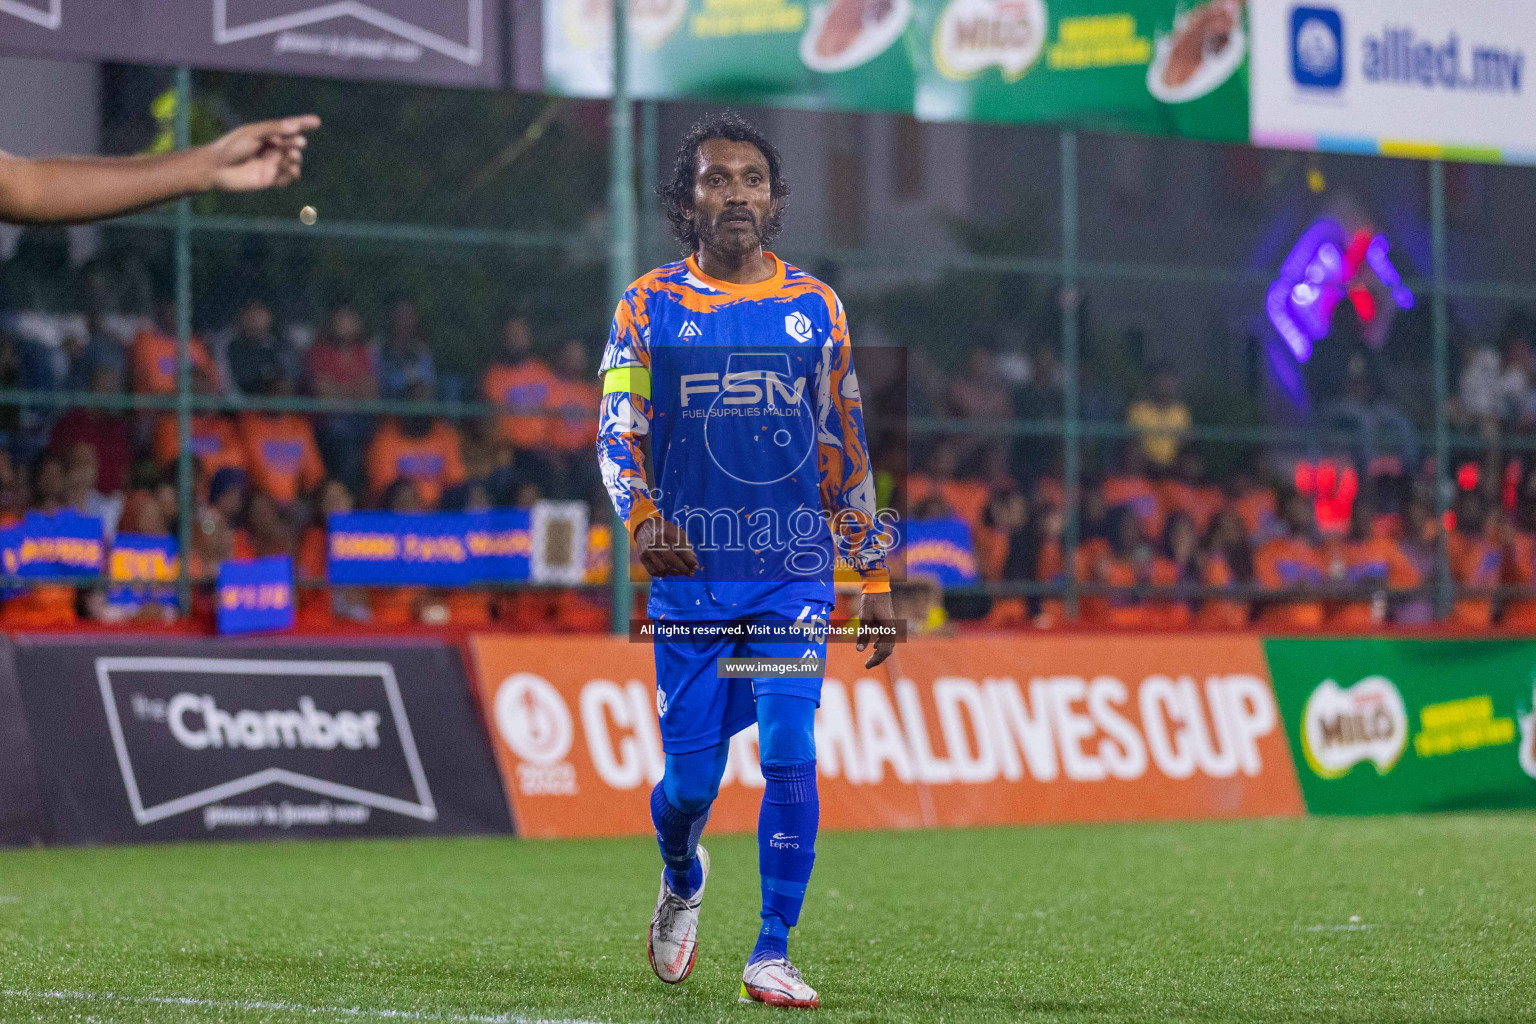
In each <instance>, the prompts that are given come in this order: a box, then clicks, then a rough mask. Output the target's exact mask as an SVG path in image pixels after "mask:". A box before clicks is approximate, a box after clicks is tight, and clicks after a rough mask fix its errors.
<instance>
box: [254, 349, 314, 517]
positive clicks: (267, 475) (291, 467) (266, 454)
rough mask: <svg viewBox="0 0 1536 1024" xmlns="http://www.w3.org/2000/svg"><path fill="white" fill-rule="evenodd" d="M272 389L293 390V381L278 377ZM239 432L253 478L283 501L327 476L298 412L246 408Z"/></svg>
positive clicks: (281, 392) (284, 393)
mask: <svg viewBox="0 0 1536 1024" xmlns="http://www.w3.org/2000/svg"><path fill="white" fill-rule="evenodd" d="M271 388H272V392H273V393H274V394H275V395H277V396H279V397H283V396H287V395H291V394H293V381H292V380H291V379H290V378H287V377H279V378H278V379H277V380H276V381H275V382H274V383H273V385H271ZM240 436H241V438H242V439H243V440H244V442H245V460H246V467H247V471H248V472H249V473H250V475H251V482H252V484H254V485H255V486H256V487H259V488H261V489H262V490H264V491H266V492H267V493H268V494H270V495H271V496H272V497H273V498H275V499H276V500H277V502H278V503H279V504H281V505H291V504H292V503H293V502H294V501H295V500H296V499H297V498H298V497H299V494H300V492H301V491H308V490H311V489H312V488H315V487H318V486H319V485H320V481H322V480H324V479H325V465H324V463H322V462H321V461H320V449H319V447H318V446H317V445H316V444H315V434H314V431H313V430H311V429H310V426H309V420H307V419H305V418H304V417H303V416H300V415H298V414H296V413H268V412H245V413H241V414H240Z"/></svg>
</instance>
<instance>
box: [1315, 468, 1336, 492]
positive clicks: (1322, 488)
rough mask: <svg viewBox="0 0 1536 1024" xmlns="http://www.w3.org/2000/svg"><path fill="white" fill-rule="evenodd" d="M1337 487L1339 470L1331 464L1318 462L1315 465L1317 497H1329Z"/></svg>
mask: <svg viewBox="0 0 1536 1024" xmlns="http://www.w3.org/2000/svg"><path fill="white" fill-rule="evenodd" d="M1338 486H1339V470H1338V467H1337V466H1335V465H1334V464H1333V463H1331V462H1319V463H1318V464H1317V494H1318V497H1320V498H1321V497H1331V496H1332V495H1333V494H1335V493H1336V491H1337V488H1338Z"/></svg>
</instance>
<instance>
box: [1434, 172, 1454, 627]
mask: <svg viewBox="0 0 1536 1024" xmlns="http://www.w3.org/2000/svg"><path fill="white" fill-rule="evenodd" d="M1429 222H1430V244H1431V249H1432V255H1431V259H1432V262H1433V264H1434V268H1433V271H1432V277H1433V308H1434V326H1433V338H1434V360H1435V370H1434V373H1435V519H1436V520H1437V521H1438V522H1439V523H1440V531H1439V538H1440V539H1439V541H1438V543H1436V545H1435V617H1436V618H1437V619H1444V618H1445V617H1446V616H1448V615H1449V614H1450V613H1451V601H1452V596H1453V595H1452V590H1453V588H1454V585H1455V581H1454V580H1452V578H1451V564H1450V563H1451V560H1450V547H1449V541H1450V538H1449V537H1447V536H1446V533H1445V513H1446V512H1447V510H1448V509H1449V507H1450V491H1451V466H1450V461H1451V444H1450V426H1449V423H1448V422H1447V420H1446V402H1447V401H1448V396H1449V393H1450V334H1451V323H1450V309H1449V308H1448V306H1447V296H1446V279H1447V277H1448V275H1447V272H1446V253H1445V164H1443V163H1441V162H1440V161H1439V160H1431V161H1430V163H1429Z"/></svg>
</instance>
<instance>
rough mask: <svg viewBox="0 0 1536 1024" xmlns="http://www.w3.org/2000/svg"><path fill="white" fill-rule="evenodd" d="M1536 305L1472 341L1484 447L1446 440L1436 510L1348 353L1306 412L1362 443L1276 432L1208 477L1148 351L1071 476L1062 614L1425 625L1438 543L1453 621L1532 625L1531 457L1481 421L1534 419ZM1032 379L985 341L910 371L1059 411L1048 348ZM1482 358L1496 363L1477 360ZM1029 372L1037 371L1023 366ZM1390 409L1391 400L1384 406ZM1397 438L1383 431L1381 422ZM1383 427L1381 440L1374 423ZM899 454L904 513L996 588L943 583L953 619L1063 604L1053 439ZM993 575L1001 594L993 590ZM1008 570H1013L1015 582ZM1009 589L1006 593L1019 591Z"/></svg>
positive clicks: (1463, 402) (960, 406) (1094, 622)
mask: <svg viewBox="0 0 1536 1024" xmlns="http://www.w3.org/2000/svg"><path fill="white" fill-rule="evenodd" d="M1533 336H1536V321H1533V320H1532V319H1530V318H1528V317H1526V316H1524V315H1522V314H1516V315H1515V316H1513V317H1511V319H1510V325H1509V327H1508V328H1507V330H1506V332H1505V336H1504V339H1503V342H1502V345H1501V346H1500V348H1499V350H1498V351H1497V352H1495V351H1494V350H1491V349H1477V350H1474V351H1472V352H1471V353H1469V355H1468V357H1467V369H1466V372H1465V373H1464V374H1463V376H1462V378H1461V382H1460V389H1459V392H1458V402H1457V403H1456V405H1455V406H1454V407H1453V410H1452V415H1453V418H1454V419H1455V421H1456V424H1457V425H1459V426H1463V427H1466V428H1469V429H1471V428H1475V429H1476V430H1478V431H1479V432H1480V433H1481V434H1482V436H1483V437H1484V438H1485V439H1492V440H1494V441H1495V443H1494V444H1493V445H1492V446H1491V447H1487V448H1486V449H1483V448H1479V449H1476V450H1474V449H1470V448H1469V449H1468V450H1466V451H1464V452H1458V451H1456V450H1454V449H1453V463H1452V470H1453V474H1452V475H1453V481H1454V486H1455V494H1454V497H1452V498H1451V499H1450V500H1449V509H1448V511H1447V513H1446V514H1445V515H1444V516H1443V517H1441V516H1437V514H1436V503H1435V500H1434V481H1435V472H1434V465H1433V460H1432V459H1430V458H1421V457H1420V453H1419V447H1418V445H1417V439H1416V434H1415V431H1414V427H1413V425H1412V424H1411V423H1409V422H1408V421H1407V417H1406V416H1405V415H1403V414H1401V412H1400V410H1396V409H1395V408H1391V407H1390V406H1389V404H1388V403H1386V402H1384V401H1381V400H1375V401H1372V400H1370V399H1369V398H1368V396H1370V395H1371V394H1372V392H1373V391H1374V390H1375V389H1373V388H1372V387H1371V382H1370V381H1368V380H1367V379H1366V375H1365V373H1364V371H1363V362H1362V361H1360V360H1350V362H1349V364H1348V370H1347V373H1346V378H1345V380H1344V381H1343V386H1342V396H1341V397H1340V398H1339V399H1338V400H1336V401H1333V402H1331V403H1329V404H1328V405H1326V406H1324V407H1323V410H1322V414H1321V416H1320V419H1322V420H1324V421H1326V422H1327V423H1328V425H1331V426H1336V427H1339V426H1345V425H1347V424H1348V423H1349V421H1348V420H1347V418H1344V417H1341V416H1340V414H1339V410H1341V409H1349V408H1352V406H1351V403H1352V402H1353V403H1354V406H1353V407H1355V408H1356V409H1357V411H1362V412H1369V411H1370V410H1372V409H1373V408H1374V410H1375V411H1374V414H1373V418H1372V419H1370V420H1368V421H1364V422H1362V421H1360V420H1356V421H1354V423H1353V426H1354V427H1355V428H1356V431H1355V435H1351V436H1356V435H1358V436H1360V437H1362V438H1364V439H1365V440H1363V441H1362V442H1361V443H1354V442H1353V441H1349V440H1346V441H1342V442H1340V443H1339V444H1336V445H1333V446H1332V447H1329V446H1328V445H1327V444H1324V445H1323V446H1322V448H1321V453H1319V452H1318V451H1317V450H1313V451H1312V452H1310V453H1304V454H1301V455H1298V454H1297V453H1296V452H1294V451H1292V452H1287V451H1286V450H1285V449H1283V448H1280V447H1278V446H1277V447H1275V448H1272V449H1270V450H1268V451H1267V452H1266V456H1265V457H1264V458H1262V459H1260V460H1259V461H1257V462H1256V463H1254V464H1251V465H1240V466H1238V467H1237V468H1236V469H1235V470H1234V471H1232V472H1230V473H1228V474H1226V475H1225V477H1224V478H1223V479H1221V480H1212V479H1209V478H1208V477H1207V474H1206V470H1205V459H1204V457H1203V453H1205V452H1207V451H1210V450H1211V446H1202V445H1201V444H1199V443H1195V442H1191V441H1190V440H1189V439H1188V437H1187V435H1188V434H1189V432H1190V430H1191V427H1192V426H1193V424H1194V419H1193V417H1192V415H1191V413H1190V409H1189V407H1188V404H1187V403H1186V401H1185V399H1184V397H1183V395H1182V383H1181V380H1180V374H1179V373H1178V372H1177V370H1176V369H1175V368H1174V367H1172V366H1168V365H1161V366H1154V367H1152V368H1151V369H1150V370H1149V372H1148V373H1147V375H1146V389H1145V392H1144V393H1143V394H1141V395H1139V396H1137V397H1135V398H1134V399H1133V400H1132V401H1131V402H1129V403H1128V404H1126V405H1125V406H1124V408H1123V419H1122V423H1123V426H1124V431H1125V434H1126V435H1128V439H1127V440H1124V441H1123V442H1121V443H1119V444H1118V445H1117V446H1115V447H1114V449H1113V455H1112V456H1111V457H1110V458H1108V459H1107V462H1108V465H1106V466H1102V467H1097V466H1094V467H1090V468H1089V470H1088V471H1087V472H1086V473H1085V475H1084V478H1083V491H1082V496H1081V501H1080V504H1079V506H1078V509H1079V522H1078V527H1079V537H1078V541H1079V543H1078V547H1077V549H1076V555H1075V566H1073V568H1074V569H1075V576H1076V580H1077V582H1078V587H1079V591H1080V595H1081V596H1080V608H1079V614H1080V619H1079V621H1080V622H1081V623H1083V624H1087V625H1091V626H1102V627H1123V628H1164V629H1168V628H1186V627H1195V628H1206V629H1232V628H1242V627H1245V626H1249V625H1253V626H1258V627H1261V628H1266V629H1275V630H1286V631H1292V630H1363V629H1371V628H1377V627H1382V626H1404V627H1415V626H1426V625H1429V624H1431V623H1433V622H1435V621H1437V616H1436V586H1437V573H1436V568H1437V565H1438V564H1439V559H1440V558H1441V557H1442V555H1441V546H1442V544H1443V545H1444V558H1445V565H1446V568H1447V571H1448V575H1449V577H1450V580H1451V581H1452V583H1453V584H1454V591H1453V593H1452V595H1451V599H1450V601H1449V609H1448V610H1449V615H1448V617H1446V618H1445V619H1444V620H1443V621H1444V624H1446V625H1449V626H1450V627H1452V628H1463V629H1480V628H1489V627H1496V626H1500V625H1502V626H1504V627H1508V628H1511V629H1520V630H1526V629H1530V628H1532V627H1533V626H1536V594H1522V593H1520V592H1519V591H1518V589H1516V588H1524V587H1530V586H1532V585H1533V584H1536V462H1533V460H1532V459H1530V457H1529V456H1528V455H1526V454H1524V453H1523V451H1521V450H1514V451H1513V452H1506V453H1501V449H1500V446H1499V445H1498V443H1497V440H1498V438H1499V437H1501V436H1503V435H1506V434H1508V433H1509V432H1512V431H1520V430H1530V429H1532V428H1536V357H1533V350H1532V338H1533ZM1042 355H1043V356H1044V357H1045V358H1037V359H1036V360H1035V364H1036V365H1035V374H1034V375H1033V379H1031V380H1028V381H1026V382H1024V383H1023V384H1020V383H1019V382H1017V381H1010V375H1009V374H1008V373H1006V372H1003V368H1002V367H1001V366H1000V365H999V364H998V362H997V361H996V360H995V357H993V356H992V355H991V354H990V353H988V352H986V351H984V350H979V349H978V350H975V351H973V352H972V353H971V359H970V361H969V362H968V364H967V365H966V366H965V368H964V372H963V373H962V374H960V375H957V376H956V377H955V378H954V379H952V380H950V381H949V382H948V383H947V384H946V383H945V382H944V379H943V377H942V376H941V375H937V374H936V373H935V372H934V370H933V368H932V367H931V366H930V365H928V364H926V362H925V364H924V368H923V370H922V374H923V378H924V381H925V383H924V384H923V385H922V389H921V390H923V391H926V392H927V396H926V399H924V398H921V397H920V399H919V400H920V401H925V402H926V403H927V404H926V407H925V408H924V409H923V412H924V413H925V414H933V413H934V412H938V413H947V414H948V415H951V416H957V417H963V418H966V419H972V420H987V419H997V418H1002V417H1008V416H1013V417H1015V418H1018V419H1025V420H1028V419H1031V418H1048V417H1051V416H1059V415H1060V401H1059V394H1057V395H1054V396H1053V395H1052V394H1051V392H1052V390H1053V389H1055V390H1056V391H1057V392H1059V380H1057V381H1053V379H1052V376H1051V375H1054V374H1058V373H1059V369H1058V367H1057V365H1056V363H1055V362H1054V360H1053V359H1051V358H1050V353H1049V352H1048V351H1046V352H1043V353H1042ZM1495 370H1496V371H1497V372H1496V373H1495V372H1494V371H1495ZM1042 373H1044V374H1045V375H1046V376H1045V378H1044V379H1043V380H1042V379H1041V376H1040V375H1041V374H1042ZM1388 412H1390V415H1387V413H1388ZM1399 431H1401V432H1403V436H1398V437H1392V436H1390V435H1392V434H1393V433H1395V432H1399ZM1383 433H1385V434H1387V435H1389V436H1388V438H1387V442H1386V443H1381V442H1382V434H1383ZM914 451H915V452H916V468H915V470H914V471H913V472H912V473H911V474H910V475H909V476H908V478H907V485H906V493H905V501H906V509H907V511H908V513H909V514H910V515H911V516H913V517H914V518H918V519H923V518H928V519H935V518H945V517H951V518H958V519H961V520H963V521H965V522H966V523H967V524H969V526H970V528H971V534H972V537H973V538H974V542H975V551H976V564H977V569H978V574H979V576H980V578H981V579H982V580H983V581H986V582H990V583H994V584H1001V586H995V587H993V588H991V589H992V591H993V592H994V593H995V594H1003V595H1005V596H995V597H993V598H992V599H991V600H985V599H982V600H971V599H970V597H969V595H965V596H964V597H963V598H962V596H961V595H955V597H954V599H952V600H950V601H949V602H947V604H948V605H949V607H950V608H951V610H952V612H953V615H954V617H965V618H981V619H983V620H984V621H985V622H987V623H989V624H991V625H994V626H999V627H1021V626H1035V627H1039V628H1050V627H1054V626H1057V625H1060V624H1061V623H1063V621H1064V620H1065V614H1066V608H1065V602H1064V601H1063V600H1062V599H1061V597H1059V596H1056V595H1050V594H1047V595H1040V594H1038V591H1039V590H1041V589H1042V588H1043V586H1047V585H1048V586H1054V587H1056V588H1058V589H1059V588H1061V587H1062V586H1063V585H1064V584H1065V582H1066V580H1067V576H1068V567H1067V563H1066V556H1065V554H1064V553H1065V551H1066V549H1067V536H1066V534H1067V527H1068V521H1067V520H1068V517H1067V514H1066V508H1067V499H1066V494H1065V488H1064V484H1063V480H1062V473H1061V455H1060V442H1059V441H1056V440H1050V439H1046V440H1042V439H1041V438H1038V437H1024V438H1019V439H1017V440H1015V441H1013V442H1012V443H1011V444H1010V443H1009V442H1008V441H1007V440H1000V439H998V438H996V437H988V436H983V435H976V436H971V437H965V436H958V437H956V436H950V437H947V438H932V439H926V440H925V441H920V442H918V443H916V444H914ZM1010 584H1013V585H1014V586H1012V587H1011V589H1012V591H1013V593H1014V596H1006V595H1007V592H1008V591H1009V590H1010V587H1009V585H1010ZM1021 585H1022V586H1021ZM1020 595H1022V596H1020Z"/></svg>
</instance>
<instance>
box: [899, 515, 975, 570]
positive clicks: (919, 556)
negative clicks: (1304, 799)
mask: <svg viewBox="0 0 1536 1024" xmlns="http://www.w3.org/2000/svg"><path fill="white" fill-rule="evenodd" d="M906 540H907V543H906V545H905V547H904V548H903V553H904V554H905V555H906V559H907V578H908V579H916V578H918V577H920V576H922V577H927V578H928V579H931V580H934V581H935V582H937V583H938V584H939V585H940V586H943V587H963V586H966V585H967V584H971V583H975V582H976V579H977V576H978V575H979V574H978V572H977V568H976V546H975V544H974V543H973V542H972V540H971V527H970V525H969V524H967V523H966V522H965V520H963V519H914V520H912V521H911V522H909V523H908V524H907V538H906Z"/></svg>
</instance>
